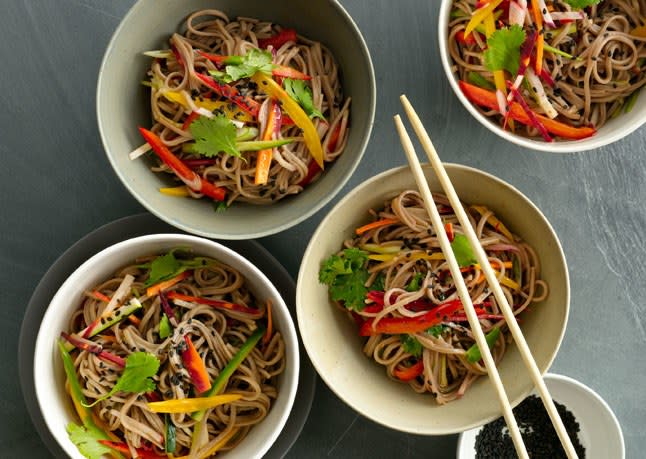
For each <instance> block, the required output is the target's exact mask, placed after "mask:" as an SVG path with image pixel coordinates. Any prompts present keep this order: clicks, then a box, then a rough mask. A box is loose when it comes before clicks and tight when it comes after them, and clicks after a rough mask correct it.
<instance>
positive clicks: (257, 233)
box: [95, 0, 377, 240]
mask: <svg viewBox="0 0 646 459" xmlns="http://www.w3.org/2000/svg"><path fill="white" fill-rule="evenodd" d="M144 1H146V0H137V1H136V2H135V3H134V4H133V5H132V6H131V7H130V9H129V10H128V12H127V13H126V14H125V15H124V16H123V18H122V19H121V20H120V22H119V25H118V26H117V28H116V29H115V31H114V32H113V33H112V36H111V37H110V41H109V42H108V46H107V47H106V49H105V52H104V54H103V57H102V58H101V65H100V67H99V73H98V77H97V84H96V91H95V98H96V107H95V112H96V119H97V125H98V128H99V136H100V137H101V144H102V145H103V152H104V154H105V156H106V157H107V159H108V162H109V163H110V165H111V166H112V170H113V171H114V172H115V173H116V175H117V177H118V178H119V181H120V182H121V184H122V185H123V186H124V187H125V188H126V189H127V190H128V192H129V193H130V195H131V196H132V197H134V198H135V199H136V200H137V202H139V204H141V205H142V206H144V207H145V208H146V210H148V211H149V212H150V213H152V214H153V215H155V216H157V217H159V218H160V219H162V220H163V221H165V222H166V223H168V224H170V225H172V226H174V227H176V228H179V229H181V230H184V231H186V232H188V233H191V234H194V235H197V236H203V237H208V238H214V239H227V240H240V239H257V238H261V237H265V236H270V235H273V234H277V233H280V232H282V231H285V230H287V229H289V228H292V227H294V226H296V225H298V224H299V223H301V222H303V221H305V220H307V219H308V218H310V217H311V216H312V215H314V214H315V213H316V212H318V211H319V210H320V209H322V208H323V207H324V206H325V205H327V204H328V203H329V202H330V201H331V200H332V199H334V197H335V196H336V195H338V194H339V193H340V192H341V190H342V189H343V187H344V186H345V184H347V183H348V181H349V180H350V178H351V177H352V174H353V173H354V171H355V170H356V169H357V167H359V164H360V163H361V160H362V159H363V156H364V154H365V151H366V148H367V147H368V143H369V141H370V138H371V137H372V129H373V126H374V123H375V113H376V109H377V83H376V78H375V69H374V64H373V62H372V57H371V55H370V49H369V48H368V45H367V43H366V41H365V39H364V37H363V35H362V34H361V30H360V29H359V26H358V25H357V23H356V22H355V21H354V19H353V18H352V16H351V15H350V13H348V11H347V10H346V9H345V8H344V7H343V5H342V4H341V3H340V2H339V1H338V0H323V1H327V2H328V3H330V4H331V5H332V6H333V7H334V8H335V9H336V10H337V11H338V12H339V13H340V15H341V17H342V18H343V20H344V21H345V22H346V23H347V25H348V26H349V28H350V30H351V32H352V35H353V36H354V37H355V39H356V41H357V43H358V46H359V48H360V50H361V55H362V56H363V58H364V60H365V62H366V64H367V72H366V73H365V74H364V75H363V77H362V78H363V80H364V81H365V82H367V83H368V86H369V95H368V107H367V110H364V111H363V112H364V113H365V114H366V115H367V116H368V123H367V129H366V131H365V133H363V136H362V138H361V141H360V142H359V144H358V145H357V152H358V154H357V158H356V159H355V160H354V161H352V162H351V163H350V165H349V166H350V167H347V168H346V169H345V171H344V172H343V173H342V175H341V176H340V180H338V181H337V182H336V184H334V185H333V186H332V190H331V192H329V193H326V194H325V195H324V196H323V197H322V198H321V199H319V200H318V201H316V202H314V203H313V205H311V206H310V207H309V208H308V209H307V210H306V211H305V212H303V213H301V214H300V215H298V216H296V217H295V218H291V219H289V220H286V221H283V222H282V223H280V224H278V225H275V226H273V227H269V228H267V229H265V230H255V229H254V226H253V225H251V226H248V227H247V228H246V229H245V231H244V232H236V233H221V232H216V231H205V230H203V229H201V228H200V227H195V226H193V225H190V224H188V223H183V222H182V221H178V220H177V219H175V218H173V217H172V216H171V215H167V214H166V213H165V212H164V210H163V208H161V209H160V208H157V207H156V206H154V205H152V204H150V203H149V202H148V201H147V200H146V199H144V197H143V196H141V195H140V194H139V193H137V192H136V190H135V187H134V185H133V184H132V183H131V182H130V181H129V180H127V179H126V176H125V174H124V172H123V171H122V170H121V169H120V168H119V167H118V165H117V162H116V159H115V158H114V157H113V154H112V153H110V149H109V148H108V135H107V133H105V132H104V125H105V121H104V116H103V112H104V110H103V97H102V96H101V93H102V91H103V87H104V85H105V84H106V81H105V77H104V75H105V73H106V72H105V69H106V68H107V66H108V59H109V58H110V57H111V56H112V54H113V53H114V48H115V47H116V43H117V41H118V39H119V36H120V35H121V33H122V31H123V30H124V29H125V28H126V23H127V22H128V21H129V20H130V18H131V17H132V16H134V15H135V14H137V12H138V11H139V9H141V8H144V6H143V3H144ZM344 153H345V152H344ZM124 154H126V153H125V152H124ZM336 162H337V161H336V160H335V161H334V162H333V163H331V164H330V166H332V165H334V164H335V163H336ZM304 191H306V190H304ZM302 193H303V192H301V193H299V194H298V195H295V196H290V197H288V199H289V198H297V197H298V196H299V195H301V194H302Z"/></svg>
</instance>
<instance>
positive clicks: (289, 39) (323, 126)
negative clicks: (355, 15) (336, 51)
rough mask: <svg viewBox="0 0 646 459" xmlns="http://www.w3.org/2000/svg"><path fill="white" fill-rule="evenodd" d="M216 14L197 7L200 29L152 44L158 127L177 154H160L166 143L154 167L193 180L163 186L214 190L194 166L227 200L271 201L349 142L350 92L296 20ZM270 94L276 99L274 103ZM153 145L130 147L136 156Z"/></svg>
mask: <svg viewBox="0 0 646 459" xmlns="http://www.w3.org/2000/svg"><path fill="white" fill-rule="evenodd" d="M213 14H214V10H212V9H211V10H203V11H198V12H195V13H194V14H192V15H191V16H190V24H188V27H185V29H189V30H191V29H192V28H193V26H194V25H195V24H197V22H200V27H199V33H198V34H197V35H194V34H193V33H192V32H190V31H189V32H187V34H186V36H183V35H180V34H178V33H175V34H173V35H172V36H171V38H170V40H169V42H170V43H169V44H170V46H169V49H166V50H156V51H150V52H146V53H144V54H146V55H147V56H149V57H151V58H153V61H152V63H151V67H150V70H149V71H148V79H147V81H144V82H143V84H144V85H145V86H147V87H149V88H150V91H151V94H150V100H151V109H152V110H151V111H152V115H153V119H154V124H153V126H152V128H151V129H149V131H150V132H153V133H155V135H157V137H158V139H159V142H160V143H161V144H163V145H165V146H166V147H167V149H168V152H169V153H170V154H172V155H174V157H175V158H176V161H173V160H172V158H170V156H169V155H168V154H166V153H167V152H165V153H163V154H162V155H161V156H159V153H158V151H159V148H157V149H156V150H155V154H157V155H158V156H159V157H160V159H161V160H162V162H163V163H164V164H163V165H162V166H161V167H159V165H158V164H154V165H151V168H153V169H154V170H155V171H156V172H161V173H166V174H168V173H171V174H174V175H176V176H178V177H179V178H180V180H182V181H183V182H184V183H185V184H186V185H185V186H183V187H181V186H180V187H177V186H165V187H161V188H160V192H161V193H163V194H165V195H168V196H174V197H190V198H201V197H202V196H200V195H207V196H210V195H209V192H208V190H200V189H198V182H197V179H195V178H194V177H195V176H194V175H193V174H195V175H197V176H199V177H200V178H201V180H203V181H205V182H206V183H210V184H213V185H214V186H216V187H218V188H223V191H222V195H223V198H214V199H215V200H216V201H220V202H221V201H223V199H226V203H227V206H229V205H231V204H232V203H233V202H234V201H236V200H237V201H245V202H250V203H254V204H270V203H274V202H277V201H279V200H281V199H284V198H285V197H287V196H290V195H293V194H297V193H300V192H301V191H302V189H303V187H305V186H307V185H309V184H310V183H311V182H312V181H314V180H317V179H318V176H319V175H320V174H319V172H320V171H321V170H323V168H324V163H325V162H326V161H327V162H331V161H333V160H335V158H337V157H338V156H339V155H340V154H341V153H342V152H343V149H344V148H345V144H346V137H347V130H348V127H349V122H348V120H349V104H350V99H349V98H344V96H343V90H342V88H341V86H340V82H341V78H339V75H338V70H337V66H336V64H335V62H334V56H332V55H331V53H330V51H329V50H328V49H327V48H326V47H324V46H320V45H319V44H318V43H316V42H311V41H309V40H306V39H301V38H299V37H298V35H297V34H296V32H295V31H294V30H292V29H284V28H280V26H273V25H272V26H269V27H267V23H265V22H263V21H255V20H249V19H247V18H238V19H237V20H235V21H228V20H226V19H224V14H223V15H222V16H220V15H219V14H215V16H216V17H218V19H217V20H213ZM196 21H197V22H196ZM224 30H227V32H223V31H224ZM320 63H324V65H320ZM263 79H264V81H262V82H261V80H263ZM267 96H269V99H273V102H272V103H271V104H272V105H273V107H271V108H270V109H269V110H267V111H265V108H264V107H265V106H267V105H269V104H270V103H269V102H268V101H267V99H268V97H267ZM263 104H265V105H264V106H263ZM261 107H263V109H262V113H261ZM268 121H269V123H268ZM268 124H269V125H268ZM250 133H253V135H252V136H249V134H250ZM150 147H152V145H150V146H149V145H148V143H146V144H144V145H142V146H140V147H138V148H136V149H135V150H134V151H133V152H131V153H130V155H129V156H130V158H131V159H136V158H138V157H140V156H142V155H144V154H146V153H147V152H148V151H149V150H150ZM256 152H257V153H256ZM163 158H166V159H165V160H164V159H163ZM312 161H313V162H314V164H315V165H316V166H317V168H318V169H317V168H315V167H314V166H311V165H310V163H311V162H312ZM178 162H181V163H182V164H183V166H184V167H182V165H180V164H178ZM171 164H172V166H171ZM304 165H306V166H307V170H305V167H304ZM189 171H190V172H189ZM250 176H251V177H253V179H252V180H248V178H249V177H250ZM199 185H200V187H202V185H201V184H199ZM206 187H207V188H208V185H206ZM210 197H212V198H213V196H210ZM214 207H216V206H214ZM221 208H223V206H217V207H216V210H218V209H221Z"/></svg>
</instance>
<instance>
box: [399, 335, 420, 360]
mask: <svg viewBox="0 0 646 459" xmlns="http://www.w3.org/2000/svg"><path fill="white" fill-rule="evenodd" d="M399 340H400V341H401V342H402V346H403V348H404V350H405V351H406V352H408V353H409V354H411V355H412V356H413V357H419V356H421V355H422V343H420V342H419V340H418V339H417V338H415V337H414V336H411V335H399Z"/></svg>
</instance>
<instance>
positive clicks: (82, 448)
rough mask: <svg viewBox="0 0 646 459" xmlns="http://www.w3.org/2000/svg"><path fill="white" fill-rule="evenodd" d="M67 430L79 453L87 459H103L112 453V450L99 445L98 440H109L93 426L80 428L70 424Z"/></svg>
mask: <svg viewBox="0 0 646 459" xmlns="http://www.w3.org/2000/svg"><path fill="white" fill-rule="evenodd" d="M65 430H67V434H68V435H69V437H70V440H71V442H72V443H74V444H75V445H76V447H77V448H78V450H79V452H80V453H81V454H82V455H83V456H85V457H86V458H87V459H101V458H102V457H103V455H104V454H109V453H110V452H112V449H111V448H108V447H107V446H105V445H102V444H101V443H99V441H98V440H109V439H110V437H108V436H107V435H106V434H105V433H104V432H102V431H101V430H100V429H98V428H97V427H95V426H93V425H89V426H80V425H78V424H74V423H73V422H70V423H69V424H67V426H66V428H65Z"/></svg>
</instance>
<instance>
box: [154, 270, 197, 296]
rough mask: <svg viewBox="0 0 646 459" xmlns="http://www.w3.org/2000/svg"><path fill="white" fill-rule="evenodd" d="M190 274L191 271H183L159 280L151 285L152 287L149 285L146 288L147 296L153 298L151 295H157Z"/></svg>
mask: <svg viewBox="0 0 646 459" xmlns="http://www.w3.org/2000/svg"><path fill="white" fill-rule="evenodd" d="M190 275H191V271H182V272H181V273H179V274H178V275H177V276H175V277H173V278H171V279H168V280H165V281H161V282H158V283H157V284H155V285H151V286H150V287H148V288H147V289H146V296H148V297H149V298H151V297H153V296H155V295H157V294H158V293H159V292H161V291H162V290H166V289H167V288H170V287H172V286H173V285H175V284H177V283H179V282H181V281H183V280H184V279H186V278H187V277H188V276H190Z"/></svg>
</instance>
